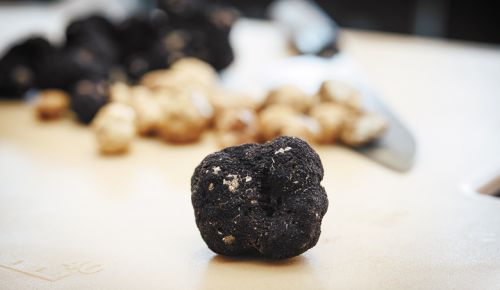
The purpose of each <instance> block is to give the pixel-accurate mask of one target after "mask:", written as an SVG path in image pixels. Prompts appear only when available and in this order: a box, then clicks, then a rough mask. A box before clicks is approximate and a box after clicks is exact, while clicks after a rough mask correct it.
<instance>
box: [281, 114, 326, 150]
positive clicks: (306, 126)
mask: <svg viewBox="0 0 500 290" xmlns="http://www.w3.org/2000/svg"><path fill="white" fill-rule="evenodd" d="M319 133H320V127H319V124H318V122H317V121H316V120H315V119H313V118H311V117H309V116H306V115H300V114H297V115H295V117H294V118H292V119H291V120H290V122H289V123H288V125H287V126H285V127H284V128H283V129H282V130H281V134H280V135H282V136H293V137H299V138H301V139H302V140H305V141H307V142H309V143H316V142H317V138H318V134H319Z"/></svg>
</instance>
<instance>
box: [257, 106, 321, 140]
mask: <svg viewBox="0 0 500 290" xmlns="http://www.w3.org/2000/svg"><path fill="white" fill-rule="evenodd" d="M318 133H319V124H318V122H317V121H316V120H315V119H313V118H310V117H308V116H306V115H303V114H300V113H298V112H296V111H295V110H293V109H292V108H290V107H288V106H281V105H271V106H269V107H267V108H265V109H264V110H263V111H261V113H260V114H259V136H260V138H261V140H262V141H270V140H273V139H274V138H276V137H278V136H295V137H299V138H301V139H304V140H306V141H308V142H315V141H316V138H317V135H318Z"/></svg>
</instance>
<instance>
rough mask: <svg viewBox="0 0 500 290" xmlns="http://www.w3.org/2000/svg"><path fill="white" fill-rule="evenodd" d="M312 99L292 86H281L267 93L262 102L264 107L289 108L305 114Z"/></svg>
mask: <svg viewBox="0 0 500 290" xmlns="http://www.w3.org/2000/svg"><path fill="white" fill-rule="evenodd" d="M312 102H313V98H312V97H311V96H309V95H307V94H306V93H305V92H304V91H302V89H300V88H299V87H296V86H294V85H283V86H280V87H277V88H275V89H273V90H271V91H270V92H269V94H268V95H267V97H266V100H265V101H264V104H263V105H264V107H266V106H269V105H276V104H278V105H283V106H289V107H291V108H292V109H294V110H296V111H298V112H302V113H304V112H306V111H307V110H308V109H309V107H310V106H311V104H312Z"/></svg>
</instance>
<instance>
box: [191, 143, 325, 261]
mask: <svg viewBox="0 0 500 290" xmlns="http://www.w3.org/2000/svg"><path fill="white" fill-rule="evenodd" d="M322 179H323V166H322V164H321V160H320V158H319V156H318V154H317V153H316V152H315V151H314V150H313V149H312V148H311V147H310V146H309V145H308V144H307V143H306V142H305V141H302V140H301V139H299V138H295V137H279V138H277V139H275V140H274V141H272V142H268V143H265V144H245V145H241V146H236V147H228V148H226V149H224V150H222V151H219V152H216V153H212V154H210V155H208V156H207V157H206V158H205V159H204V160H203V161H202V162H201V164H200V165H199V166H198V167H197V168H196V169H195V172H194V174H193V176H192V179H191V192H192V195H191V200H192V203H193V208H194V211H195V218H196V225H197V226H198V229H199V230H200V233H201V236H202V238H203V239H204V240H205V242H206V244H207V245H208V247H209V248H210V249H211V250H212V251H214V252H216V253H218V254H222V255H227V256H261V257H265V258H272V259H284V258H290V257H294V256H297V255H300V254H302V253H303V252H305V251H307V250H308V249H310V248H312V247H314V245H316V243H317V241H318V239H319V236H320V233H321V220H322V218H323V216H324V215H325V213H326V211H327V208H328V199H327V195H326V192H325V189H324V188H323V187H322V186H321V185H320V182H321V180H322Z"/></svg>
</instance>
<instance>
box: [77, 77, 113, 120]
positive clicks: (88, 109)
mask: <svg viewBox="0 0 500 290" xmlns="http://www.w3.org/2000/svg"><path fill="white" fill-rule="evenodd" d="M107 91H108V88H107V84H106V82H104V81H90V80H81V81H79V82H77V83H76V84H75V86H74V87H73V89H72V90H71V110H73V112H74V113H75V114H76V116H77V118H78V120H79V121H80V122H82V123H84V124H89V123H90V122H92V119H94V117H95V115H96V114H97V112H98V111H99V109H100V108H102V107H103V106H104V105H106V103H107V102H108V95H107Z"/></svg>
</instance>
